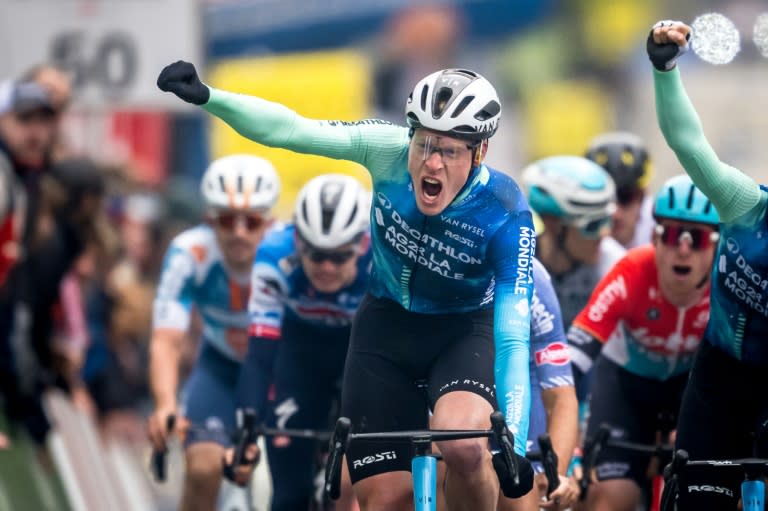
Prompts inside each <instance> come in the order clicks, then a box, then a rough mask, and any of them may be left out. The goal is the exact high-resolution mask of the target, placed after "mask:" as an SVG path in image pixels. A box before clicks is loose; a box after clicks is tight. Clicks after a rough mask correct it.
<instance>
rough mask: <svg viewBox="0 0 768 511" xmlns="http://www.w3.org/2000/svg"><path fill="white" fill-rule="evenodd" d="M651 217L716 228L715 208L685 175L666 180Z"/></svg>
mask: <svg viewBox="0 0 768 511" xmlns="http://www.w3.org/2000/svg"><path fill="white" fill-rule="evenodd" d="M653 216H654V217H656V218H669V219H672V220H681V221H685V222H694V223H699V224H708V225H715V226H717V225H718V224H719V223H720V217H719V215H718V214H717V210H716V209H715V206H713V205H712V202H711V201H710V200H709V199H708V198H707V196H706V195H704V193H703V192H702V191H701V190H699V189H698V188H696V185H694V184H693V181H691V178H690V177H688V175H687V174H681V175H679V176H675V177H672V178H670V179H668V180H667V181H666V182H665V183H664V184H663V185H662V186H661V189H660V190H659V191H658V193H657V194H656V199H655V203H654V206H653Z"/></svg>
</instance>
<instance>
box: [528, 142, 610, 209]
mask: <svg viewBox="0 0 768 511" xmlns="http://www.w3.org/2000/svg"><path fill="white" fill-rule="evenodd" d="M523 183H524V184H525V186H526V188H527V189H528V204H529V205H530V206H531V209H533V210H534V211H536V212H537V213H538V214H540V215H550V216H555V217H558V218H564V219H576V218H579V217H583V216H590V217H593V216H599V215H602V216H611V215H612V214H613V211H614V210H615V201H616V187H615V185H614V182H613V179H611V176H610V175H609V174H608V172H606V171H605V169H603V168H602V167H601V166H600V165H598V164H597V163H595V162H593V161H591V160H588V159H586V158H582V157H580V156H552V157H549V158H544V159H541V160H538V161H535V162H533V163H531V164H530V165H528V167H526V168H525V170H523Z"/></svg>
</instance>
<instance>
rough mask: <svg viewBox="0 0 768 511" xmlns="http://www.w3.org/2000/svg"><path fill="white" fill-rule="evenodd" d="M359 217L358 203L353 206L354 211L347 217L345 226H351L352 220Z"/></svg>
mask: <svg viewBox="0 0 768 511" xmlns="http://www.w3.org/2000/svg"><path fill="white" fill-rule="evenodd" d="M355 218H357V204H355V206H354V207H353V208H352V212H351V213H350V214H349V218H348V219H347V223H346V224H345V225H344V227H349V226H350V225H352V220H354V219H355Z"/></svg>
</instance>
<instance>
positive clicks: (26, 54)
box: [0, 0, 204, 110]
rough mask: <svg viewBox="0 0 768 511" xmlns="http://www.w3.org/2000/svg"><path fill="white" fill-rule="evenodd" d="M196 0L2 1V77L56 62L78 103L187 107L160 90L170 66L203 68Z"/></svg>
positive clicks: (129, 106) (79, 104) (198, 8)
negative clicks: (67, 76)
mask: <svg viewBox="0 0 768 511" xmlns="http://www.w3.org/2000/svg"><path fill="white" fill-rule="evenodd" d="M199 10H200V7H199V6H198V2H194V1H192V0H25V1H19V0H0V79H4V78H16V77H18V76H19V75H21V74H22V73H24V72H25V71H27V70H28V69H29V68H31V67H32V66H34V65H37V64H41V63H44V62H54V63H57V64H58V65H60V66H61V67H63V68H64V69H66V70H67V71H69V72H70V73H71V74H72V77H73V80H74V89H75V106H76V107H87V108H103V107H119V108H123V109H126V108H163V109H175V110H178V109H184V108H188V106H187V105H186V104H185V103H184V102H182V101H179V100H178V99H176V98H174V97H173V96H172V95H170V94H162V93H161V92H160V91H159V90H158V89H157V86H156V85H155V81H156V79H157V75H158V73H159V72H160V70H161V69H162V68H163V66H165V65H166V64H168V63H170V62H173V61H175V60H178V59H184V60H190V61H192V62H196V63H200V62H201V56H202V48H203V46H204V41H203V40H202V39H201V30H200V25H201V21H200V14H199Z"/></svg>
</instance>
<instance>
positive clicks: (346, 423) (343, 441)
mask: <svg viewBox="0 0 768 511" xmlns="http://www.w3.org/2000/svg"><path fill="white" fill-rule="evenodd" d="M351 430H352V422H351V421H350V420H349V419H348V418H346V417H339V420H337V421H336V427H335V428H334V430H333V436H332V437H331V442H330V446H329V449H328V451H329V453H328V460H327V462H326V464H325V492H326V493H327V494H328V496H329V497H330V498H331V499H333V500H338V498H339V496H340V495H341V463H342V461H343V460H344V454H345V453H346V452H347V444H348V443H349V435H350V431H351Z"/></svg>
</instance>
